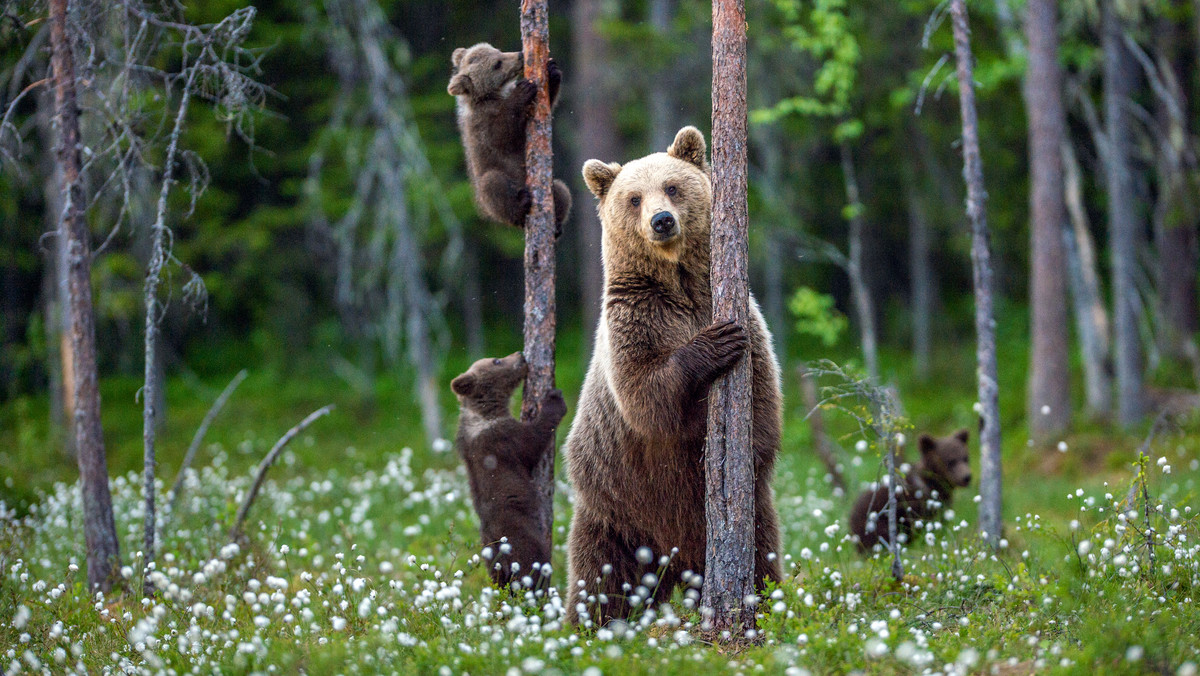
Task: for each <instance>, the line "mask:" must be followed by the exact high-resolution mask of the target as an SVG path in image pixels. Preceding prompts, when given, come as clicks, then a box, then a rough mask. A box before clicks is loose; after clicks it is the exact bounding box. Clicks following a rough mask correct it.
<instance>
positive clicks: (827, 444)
mask: <svg viewBox="0 0 1200 676" xmlns="http://www.w3.org/2000/svg"><path fill="white" fill-rule="evenodd" d="M796 376H797V377H798V378H799V380H800V398H801V400H802V401H803V402H804V411H805V414H804V415H805V417H806V418H807V419H808V426H809V427H810V428H811V429H812V434H813V445H814V446H816V448H817V456H818V457H819V458H821V462H822V463H824V465H825V470H826V471H828V472H829V476H830V477H831V478H832V481H833V488H834V494H835V496H839V497H840V496H841V495H844V494H845V492H846V479H845V477H844V476H842V466H841V465H840V464H838V461H837V458H836V457H835V456H834V454H833V443H832V442H831V441H830V440H829V435H828V434H826V433H825V416H824V415H823V414H822V412H821V398H820V396H819V395H818V394H817V379H816V377H815V376H813V375H812V374H811V373H810V372H809V370H808V367H807V366H805V365H804V364H803V363H801V364H800V365H799V366H797V367H796Z"/></svg>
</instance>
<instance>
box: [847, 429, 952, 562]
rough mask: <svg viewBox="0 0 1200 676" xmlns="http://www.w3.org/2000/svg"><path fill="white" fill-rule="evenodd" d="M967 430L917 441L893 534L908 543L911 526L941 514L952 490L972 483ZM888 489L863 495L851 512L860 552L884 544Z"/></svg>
mask: <svg viewBox="0 0 1200 676" xmlns="http://www.w3.org/2000/svg"><path fill="white" fill-rule="evenodd" d="M970 438H971V432H970V431H969V430H965V429H964V430H959V431H958V432H955V433H954V435H953V436H949V437H944V438H942V439H934V438H933V437H931V436H929V435H928V434H922V435H921V436H920V438H919V439H918V440H917V446H918V447H919V448H920V449H921V459H920V460H918V461H917V464H916V466H915V467H913V468H912V469H911V470H909V471H908V473H907V474H906V475H905V476H904V480H903V484H902V486H901V489H900V492H899V493H897V495H896V500H897V501H898V502H897V505H896V534H897V539H899V536H900V535H901V534H903V535H904V540H905V541H911V540H912V536H913V525H914V523H915V522H916V521H918V520H928V519H931V518H934V517H936V516H938V515H940V514H941V513H942V510H943V509H944V508H945V507H946V506H948V505H949V504H950V500H951V498H952V497H953V493H954V489H955V487H963V486H967V485H968V484H970V483H971V466H970V464H968V462H967V441H969V440H970ZM887 501H888V487H887V486H884V485H880V486H877V487H876V488H875V489H874V490H869V491H865V492H863V494H862V495H860V496H858V500H855V502H854V507H853V508H852V509H851V510H850V533H851V535H854V536H856V537H857V539H858V548H859V551H860V552H863V553H866V552H869V551H871V550H872V549H873V548H874V547H875V545H876V544H878V543H880V542H881V541H882V542H883V543H884V544H885V545H886V543H887V532H888V517H887Z"/></svg>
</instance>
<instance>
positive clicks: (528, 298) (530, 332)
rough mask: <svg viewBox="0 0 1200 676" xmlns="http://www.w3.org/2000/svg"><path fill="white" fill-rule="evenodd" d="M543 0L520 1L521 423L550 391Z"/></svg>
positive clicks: (545, 465) (550, 241) (550, 247)
mask: <svg viewBox="0 0 1200 676" xmlns="http://www.w3.org/2000/svg"><path fill="white" fill-rule="evenodd" d="M547 14H548V10H547V7H546V0H521V45H522V48H523V50H524V55H525V77H526V79H529V80H532V81H533V82H536V83H537V84H538V95H537V99H536V100H535V103H534V113H533V116H532V117H531V118H530V120H529V126H528V128H527V131H526V142H525V172H526V173H525V183H526V186H527V187H528V188H529V192H530V193H531V195H532V196H533V206H532V207H531V208H530V210H529V216H528V217H527V218H526V220H525V362H526V363H527V364H528V365H529V373H528V375H527V376H526V377H525V388H524V391H523V394H522V400H521V419H522V420H524V421H529V420H532V419H534V418H535V417H537V416H538V415H539V414H540V413H541V402H542V401H543V400H544V399H545V397H546V395H547V394H549V392H550V391H551V390H553V389H554V333H555V328H556V324H557V322H556V316H555V312H556V310H555V298H554V272H555V271H554V263H555V258H554V256H555V248H554V202H553V198H552V194H551V181H552V168H553V163H554V155H553V152H552V150H551V148H550V131H551V129H550V95H549V91H548V89H547V87H546V82H547V77H546V63H547V62H548V60H549V58H550V26H549V17H548V16H547ZM554 446H555V444H554V439H553V438H551V440H550V443H549V445H548V446H547V447H546V449H545V450H544V451H543V453H542V459H541V460H540V461H539V462H538V465H537V468H536V469H535V470H534V473H533V479H534V482H535V484H536V488H537V493H538V495H540V496H541V499H542V500H541V504H540V505H539V509H538V513H539V515H540V521H541V523H540V524H538V525H539V529H540V530H541V533H542V537H543V539H544V541H545V543H546V546H547V549H549V547H550V545H552V544H553V542H554V454H555V448H554Z"/></svg>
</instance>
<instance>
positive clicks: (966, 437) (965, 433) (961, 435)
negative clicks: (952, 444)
mask: <svg viewBox="0 0 1200 676" xmlns="http://www.w3.org/2000/svg"><path fill="white" fill-rule="evenodd" d="M954 438H955V439H958V440H959V441H961V442H963V443H964V444H965V443H967V442H968V441H970V440H971V430H969V429H967V428H965V427H964V428H962V429H961V430H959V431H957V432H955V433H954Z"/></svg>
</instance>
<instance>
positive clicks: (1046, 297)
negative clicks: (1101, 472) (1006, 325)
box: [1025, 0, 1071, 441]
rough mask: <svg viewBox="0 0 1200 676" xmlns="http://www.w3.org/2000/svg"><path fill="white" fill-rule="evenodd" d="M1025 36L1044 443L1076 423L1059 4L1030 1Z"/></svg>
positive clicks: (1034, 426) (1032, 399)
mask: <svg viewBox="0 0 1200 676" xmlns="http://www.w3.org/2000/svg"><path fill="white" fill-rule="evenodd" d="M1025 11H1026V14H1025V35H1026V39H1027V40H1028V41H1029V66H1028V68H1029V70H1028V72H1027V73H1026V75H1025V110H1026V111H1027V113H1028V119H1029V213H1030V228H1029V232H1030V251H1031V261H1030V265H1029V296H1030V314H1031V324H1030V327H1031V333H1032V336H1031V342H1032V344H1033V346H1032V351H1031V354H1030V359H1029V390H1028V394H1027V398H1026V414H1027V415H1028V420H1029V430H1030V434H1031V435H1032V436H1033V438H1034V439H1035V440H1038V441H1045V440H1047V439H1050V438H1051V437H1053V436H1055V435H1059V434H1062V433H1063V432H1064V431H1066V429H1067V427H1068V425H1070V423H1071V390H1070V371H1069V369H1068V366H1069V359H1068V354H1067V288H1066V279H1065V278H1064V275H1065V274H1066V265H1065V264H1066V260H1065V257H1064V252H1063V240H1062V231H1063V224H1064V222H1065V220H1066V207H1065V205H1064V203H1063V163H1062V154H1061V147H1062V144H1063V140H1064V138H1065V126H1066V113H1065V112H1064V109H1063V100H1062V76H1061V74H1060V72H1059V66H1058V11H1057V8H1056V7H1055V0H1029V3H1028V5H1027V6H1026V10H1025Z"/></svg>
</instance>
